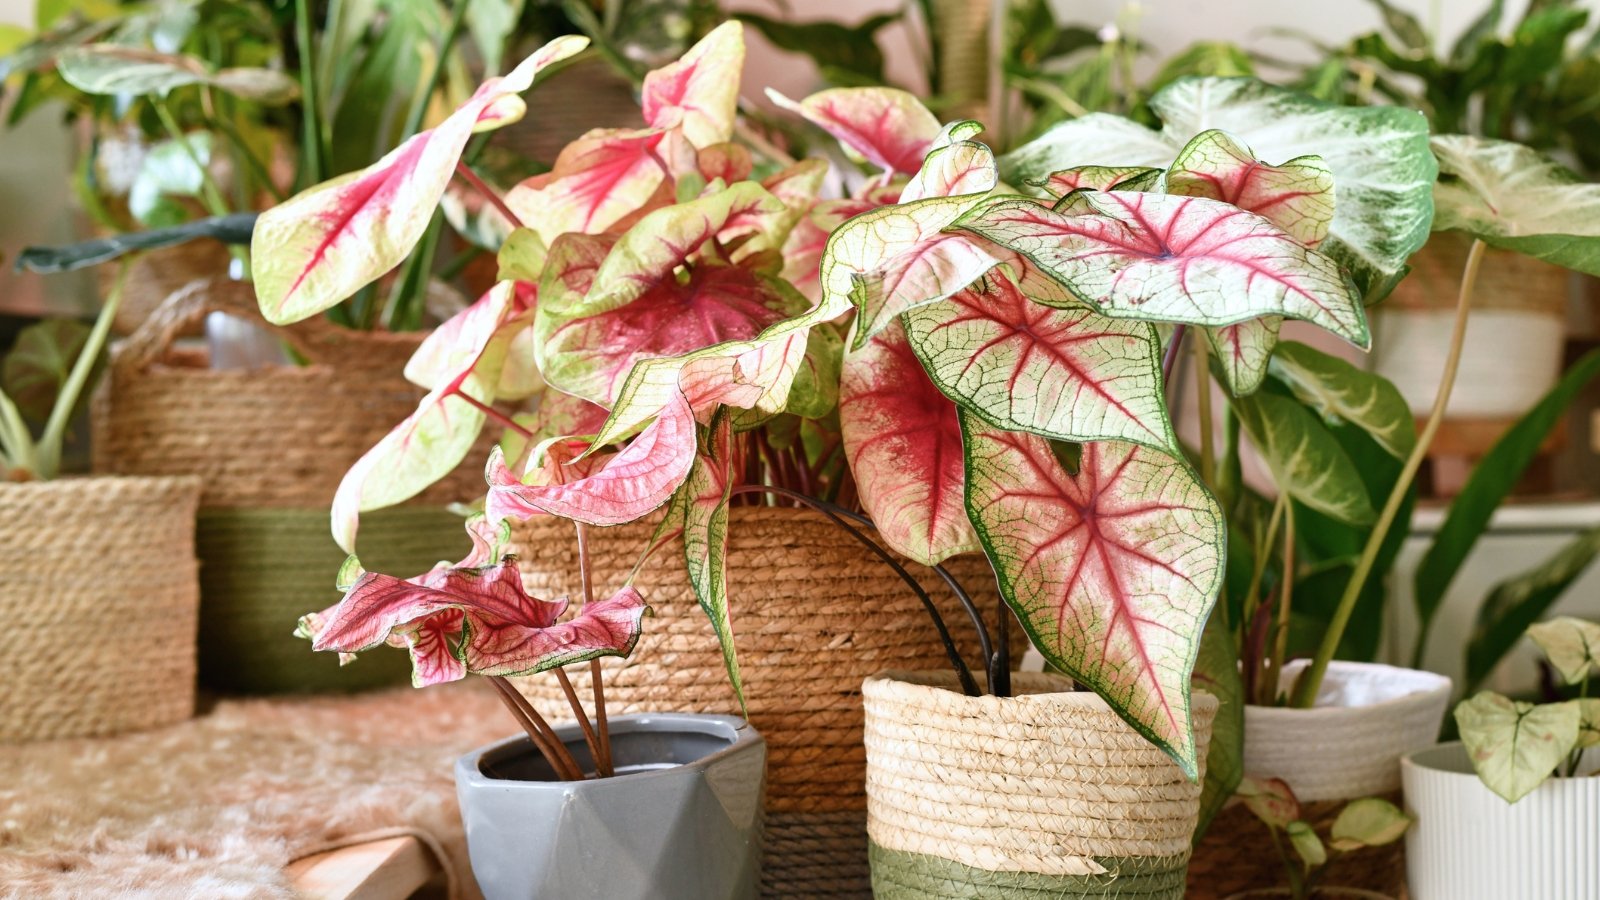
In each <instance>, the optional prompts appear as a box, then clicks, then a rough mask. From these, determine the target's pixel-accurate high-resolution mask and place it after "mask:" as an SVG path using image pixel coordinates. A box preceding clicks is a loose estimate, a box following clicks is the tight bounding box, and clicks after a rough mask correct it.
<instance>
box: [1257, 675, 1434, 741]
mask: <svg viewBox="0 0 1600 900" xmlns="http://www.w3.org/2000/svg"><path fill="white" fill-rule="evenodd" d="M1301 671H1304V668H1303V667H1302V668H1301ZM1328 671H1329V672H1330V673H1339V672H1348V673H1357V672H1360V673H1365V674H1369V675H1379V676H1381V675H1385V674H1388V673H1391V672H1403V673H1406V675H1407V677H1414V676H1420V677H1416V678H1415V680H1416V681H1418V682H1421V681H1431V682H1433V685H1432V686H1431V687H1427V688H1421V687H1419V688H1418V689H1416V690H1413V691H1410V692H1408V693H1405V694H1399V695H1397V696H1394V697H1390V698H1389V699H1387V700H1380V701H1378V702H1377V703H1365V704H1362V705H1360V706H1313V707H1311V708H1310V709H1300V708H1298V707H1291V706H1260V705H1257V704H1254V703H1247V704H1245V711H1246V715H1249V716H1250V717H1251V718H1252V719H1255V720H1256V721H1258V722H1260V723H1261V724H1263V725H1265V726H1268V727H1272V728H1294V727H1298V726H1304V725H1313V724H1314V725H1322V724H1328V723H1344V722H1350V721H1355V720H1360V719H1365V718H1368V717H1376V716H1386V715H1390V714H1392V713H1400V714H1405V713H1409V712H1412V711H1415V710H1419V709H1426V708H1428V707H1430V706H1432V705H1433V703H1434V702H1435V701H1436V700H1437V699H1438V698H1439V696H1440V695H1446V696H1448V695H1449V693H1450V690H1451V687H1452V684H1453V683H1452V682H1451V680H1450V677H1449V676H1448V675H1440V674H1439V673H1437V672H1429V671H1428V670H1426V669H1412V668H1409V667H1406V666H1391V665H1389V664H1387V663H1367V662H1355V661H1353V660H1342V659H1336V660H1333V661H1331V662H1330V663H1329V664H1328ZM1290 672H1291V670H1290V669H1289V667H1285V673H1286V674H1289V673H1290ZM1291 684H1292V682H1291Z"/></svg>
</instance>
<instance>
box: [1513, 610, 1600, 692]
mask: <svg viewBox="0 0 1600 900" xmlns="http://www.w3.org/2000/svg"><path fill="white" fill-rule="evenodd" d="M1528 640H1531V641H1533V642H1534V643H1535V644H1536V645H1538V647H1539V649H1540V650H1542V651H1544V656H1545V659H1548V660H1550V665H1551V667H1553V668H1554V669H1555V670H1556V672H1558V673H1560V675H1561V680H1562V681H1565V682H1566V683H1567V684H1578V683H1579V682H1581V681H1583V680H1584V679H1585V678H1588V677H1589V676H1590V675H1592V674H1596V673H1597V672H1600V625H1596V624H1595V623H1593V622H1585V621H1584V620H1582V619H1575V618H1573V617H1572V616H1556V617H1555V618H1554V619H1550V620H1549V621H1547V622H1536V623H1534V624H1533V625H1529V626H1528Z"/></svg>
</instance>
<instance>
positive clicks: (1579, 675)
mask: <svg viewBox="0 0 1600 900" xmlns="http://www.w3.org/2000/svg"><path fill="white" fill-rule="evenodd" d="M1528 637H1529V638H1530V639H1531V640H1532V641H1533V642H1534V643H1535V644H1537V645H1538V647H1539V649H1540V650H1541V651H1543V652H1544V654H1545V657H1546V658H1547V659H1548V660H1549V664H1550V667H1551V669H1553V670H1554V673H1555V675H1556V676H1557V682H1556V683H1557V684H1558V685H1559V686H1560V688H1559V691H1558V692H1557V696H1558V697H1561V698H1563V699H1555V700H1553V701H1552V702H1546V703H1528V702H1523V701H1519V700H1512V699H1510V698H1507V697H1504V696H1502V695H1500V694H1496V693H1494V692H1492V691H1483V692H1480V693H1478V694H1476V695H1475V696H1473V697H1472V698H1471V699H1470V700H1467V701H1465V702H1463V703H1461V704H1460V705H1459V706H1457V707H1456V711H1455V720H1456V724H1457V725H1458V726H1459V728H1460V731H1461V741H1460V742H1456V743H1449V744H1441V745H1439V746H1437V747H1434V748H1432V749H1429V750H1423V751H1420V752H1417V753H1413V754H1411V755H1409V756H1407V757H1406V758H1405V760H1404V762H1403V768H1404V772H1405V795H1406V808H1407V810H1408V812H1409V814H1410V815H1411V816H1412V817H1414V818H1415V819H1416V822H1417V827H1416V828H1415V829H1414V830H1413V831H1412V833H1411V834H1410V835H1408V836H1407V837H1406V865H1407V871H1408V874H1409V885H1410V888H1411V896H1412V897H1415V898H1416V900H1433V898H1443V897H1450V898H1461V900H1475V898H1489V897H1508V896H1530V897H1571V898H1573V900H1583V898H1593V897H1600V865H1597V863H1596V860H1595V855H1594V852H1593V850H1594V846H1595V842H1596V840H1597V835H1596V834H1595V830H1596V828H1597V823H1596V818H1595V815H1594V809H1595V807H1596V804H1600V778H1597V777H1595V776H1596V775H1597V774H1600V749H1597V747H1600V699H1596V698H1594V697H1591V696H1590V690H1589V682H1590V679H1591V678H1592V677H1593V676H1594V675H1595V673H1596V672H1597V671H1600V626H1597V625H1595V624H1594V623H1592V622H1585V621H1582V620H1579V619H1572V618H1565V617H1563V618H1556V619H1552V620H1550V621H1547V622H1541V623H1539V624H1536V625H1533V626H1531V627H1529V628H1528ZM1574 688H1575V690H1574ZM1568 697H1570V699H1564V698H1568ZM1493 860H1499V861H1500V862H1499V863H1498V864H1495V863H1494V862H1492V861H1493ZM1506 860H1512V861H1513V862H1512V863H1511V864H1507V863H1506V862H1505V861H1506Z"/></svg>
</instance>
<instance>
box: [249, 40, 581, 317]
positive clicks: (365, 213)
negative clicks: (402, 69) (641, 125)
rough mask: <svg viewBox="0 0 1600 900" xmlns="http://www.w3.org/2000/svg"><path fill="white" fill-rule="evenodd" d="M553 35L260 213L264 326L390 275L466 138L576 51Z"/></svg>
mask: <svg viewBox="0 0 1600 900" xmlns="http://www.w3.org/2000/svg"><path fill="white" fill-rule="evenodd" d="M587 44H588V40H587V39H585V38H580V37H571V36H568V37H561V38H557V39H556V40H554V41H552V42H550V43H549V44H546V45H545V46H544V47H542V48H541V49H539V50H538V51H537V52H535V53H534V54H533V55H532V56H530V57H528V58H527V59H526V60H524V61H523V62H522V64H521V65H519V66H517V67H516V69H514V70H513V71H512V72H511V73H510V74H508V75H506V76H505V77H504V78H491V79H489V80H488V81H486V82H484V83H483V85H481V86H480V87H479V88H478V90H477V91H476V92H475V93H474V94H473V95H472V98H471V99H470V100H468V101H467V102H466V103H465V104H463V105H462V106H461V108H460V109H457V110H456V111H455V112H454V113H452V114H451V115H450V117H449V118H447V119H445V120H444V121H443V122H442V123H440V124H439V126H438V127H437V128H433V129H430V130H428V131H424V132H421V133H420V134H417V135H415V136H413V137H411V138H409V139H407V140H406V141H405V143H403V144H401V145H400V146H399V147H397V148H395V149H394V150H393V151H391V152H390V153H389V154H388V155H386V156H384V157H383V158H382V159H380V160H378V161H377V162H376V163H373V164H372V165H371V166H368V167H367V168H365V169H362V170H361V171H359V172H352V173H350V174H348V175H342V176H340V177H338V178H335V179H333V180H331V181H327V182H324V183H322V184H319V185H317V186H315V187H312V188H309V189H307V190H305V191H302V192H301V193H299V194H297V195H295V196H294V197H292V198H290V199H289V200H287V201H285V202H283V203H281V204H279V205H277V206H275V207H273V208H271V209H269V210H267V211H266V212H264V213H262V214H261V216H260V218H258V219H257V220H256V226H255V230H254V232H253V234H252V236H251V241H250V256H251V260H252V264H251V274H252V276H253V279H254V281H255V284H256V297H257V299H258V300H259V301H260V305H261V313H262V315H263V316H265V317H266V319H267V321H269V322H272V323H274V324H278V325H282V324H287V323H289V322H297V321H299V320H301V319H304V318H306V317H307V316H311V315H315V314H316V313H319V312H321V311H323V310H325V309H327V308H329V307H331V306H333V305H334V304H336V303H338V302H339V301H341V300H343V299H345V298H346V297H348V296H350V295H351V294H353V293H355V292H356V291H357V290H359V289H360V288H361V287H362V286H364V285H366V284H369V283H371V282H372V281H373V280H375V279H376V278H378V277H379V276H380V275H382V274H383V273H385V272H387V271H389V270H390V269H392V268H394V267H395V266H396V265H397V264H399V262H400V261H401V260H403V259H404V258H405V257H406V254H408V253H410V252H411V249H412V248H413V247H414V246H416V243H417V241H418V240H420V239H421V237H422V233H423V231H425V230H426V229H427V227H428V220H429V219H430V218H431V217H432V215H433V212H434V209H435V207H437V206H438V204H439V200H440V198H441V197H443V196H444V191H445V187H446V186H447V185H448V184H449V183H450V178H451V176H452V175H453V174H454V173H455V167H456V164H457V163H458V162H459V161H460V159H461V153H462V151H463V150H465V149H466V146H467V141H468V139H470V138H471V137H472V135H473V134H474V133H475V132H478V131H483V130H487V129H493V128H499V127H501V126H503V125H506V124H509V123H511V122H514V121H516V120H517V119H519V118H521V116H522V112H523V109H524V107H523V103H522V99H521V98H520V97H519V96H517V95H518V94H520V93H521V92H522V91H525V90H527V89H528V87H529V86H530V85H532V84H533V79H534V77H535V76H537V75H538V74H539V71H540V70H541V69H543V68H545V67H546V66H548V65H550V64H551V63H554V62H557V61H559V60H562V59H565V58H567V57H569V56H571V55H572V54H574V53H577V52H578V51H580V50H582V49H583V48H584V47H585V46H586V45H587Z"/></svg>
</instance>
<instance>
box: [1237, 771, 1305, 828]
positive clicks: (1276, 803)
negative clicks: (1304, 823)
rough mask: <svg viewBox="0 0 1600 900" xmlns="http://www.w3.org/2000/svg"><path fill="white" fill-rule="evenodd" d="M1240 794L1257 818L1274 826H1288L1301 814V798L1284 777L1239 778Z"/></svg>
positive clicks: (1249, 776) (1247, 776)
mask: <svg viewBox="0 0 1600 900" xmlns="http://www.w3.org/2000/svg"><path fill="white" fill-rule="evenodd" d="M1238 796H1239V797H1240V799H1242V800H1244V805H1245V806H1246V807H1248V808H1249V810H1250V812H1252V813H1254V814H1255V817H1256V818H1258V819H1260V820H1261V821H1263V822H1265V823H1267V824H1268V825H1270V826H1272V827H1273V828H1288V827H1289V823H1291V822H1294V821H1296V820H1297V819H1299V818H1300V815H1301V813H1300V799H1299V798H1298V797H1296V796H1295V795H1294V790H1293V789H1292V788H1290V787H1289V783H1288V782H1286V781H1284V780H1283V779H1282V778H1256V777H1254V776H1251V775H1246V776H1244V777H1243V778H1241V779H1240V780H1239V789H1238Z"/></svg>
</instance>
